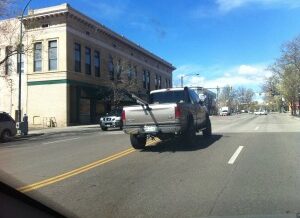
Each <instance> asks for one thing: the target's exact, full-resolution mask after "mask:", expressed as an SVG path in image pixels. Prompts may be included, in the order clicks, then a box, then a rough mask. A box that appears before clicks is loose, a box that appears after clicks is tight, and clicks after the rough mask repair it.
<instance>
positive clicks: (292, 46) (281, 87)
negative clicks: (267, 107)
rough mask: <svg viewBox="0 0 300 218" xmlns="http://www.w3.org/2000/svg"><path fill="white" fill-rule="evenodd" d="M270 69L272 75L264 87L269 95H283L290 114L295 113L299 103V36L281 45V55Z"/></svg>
mask: <svg viewBox="0 0 300 218" xmlns="http://www.w3.org/2000/svg"><path fill="white" fill-rule="evenodd" d="M270 70H271V71H272V72H273V76H274V77H273V78H269V79H268V80H267V81H266V83H265V89H267V91H269V92H271V96H277V95H280V96H282V97H284V99H286V101H287V102H288V104H289V106H290V107H291V114H292V115H296V109H297V108H296V104H297V102H298V103H300V36H298V37H296V38H295V39H293V40H291V41H289V42H287V43H285V44H283V45H282V48H281V56H280V57H279V58H278V59H277V60H276V61H275V63H274V64H273V65H271V66H270ZM274 83H276V85H275V86H274Z"/></svg>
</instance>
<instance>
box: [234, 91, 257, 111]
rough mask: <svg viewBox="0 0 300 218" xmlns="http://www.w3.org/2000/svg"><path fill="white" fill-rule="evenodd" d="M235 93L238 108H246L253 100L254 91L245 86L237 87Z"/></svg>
mask: <svg viewBox="0 0 300 218" xmlns="http://www.w3.org/2000/svg"><path fill="white" fill-rule="evenodd" d="M235 93H236V94H235V98H236V100H237V104H238V108H239V110H243V109H248V107H249V106H250V105H251V103H252V102H253V96H254V94H255V93H254V91H253V90H252V89H247V88H245V87H239V88H238V89H237V90H236V92H235Z"/></svg>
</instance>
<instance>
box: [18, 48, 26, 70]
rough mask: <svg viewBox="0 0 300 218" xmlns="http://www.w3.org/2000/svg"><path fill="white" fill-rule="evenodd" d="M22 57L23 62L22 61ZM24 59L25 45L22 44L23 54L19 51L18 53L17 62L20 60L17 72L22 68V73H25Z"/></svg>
mask: <svg viewBox="0 0 300 218" xmlns="http://www.w3.org/2000/svg"><path fill="white" fill-rule="evenodd" d="M20 55H21V56H20ZM20 57H21V63H20ZM24 61H25V55H24V45H22V48H21V54H20V53H19V54H18V55H17V62H18V67H17V72H18V73H19V72H20V70H21V73H24ZM20 67H21V69H20Z"/></svg>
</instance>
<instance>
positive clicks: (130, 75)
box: [109, 58, 140, 108]
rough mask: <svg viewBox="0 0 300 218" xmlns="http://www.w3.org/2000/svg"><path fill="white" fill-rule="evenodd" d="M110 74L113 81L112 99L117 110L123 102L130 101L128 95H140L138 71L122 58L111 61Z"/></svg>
mask: <svg viewBox="0 0 300 218" xmlns="http://www.w3.org/2000/svg"><path fill="white" fill-rule="evenodd" d="M109 74H110V79H111V87H112V92H111V95H110V97H111V99H112V103H113V106H114V107H115V108H117V107H120V106H121V105H120V104H121V102H122V101H126V100H128V95H127V93H130V92H131V93H139V91H140V87H139V86H138V84H137V78H136V77H137V69H136V66H133V65H132V64H131V63H130V62H129V61H125V60H122V59H121V58H114V59H112V58H111V59H110V60H109Z"/></svg>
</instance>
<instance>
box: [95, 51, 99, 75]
mask: <svg viewBox="0 0 300 218" xmlns="http://www.w3.org/2000/svg"><path fill="white" fill-rule="evenodd" d="M94 65H95V76H96V77H100V53H99V52H98V51H95V52H94Z"/></svg>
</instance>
